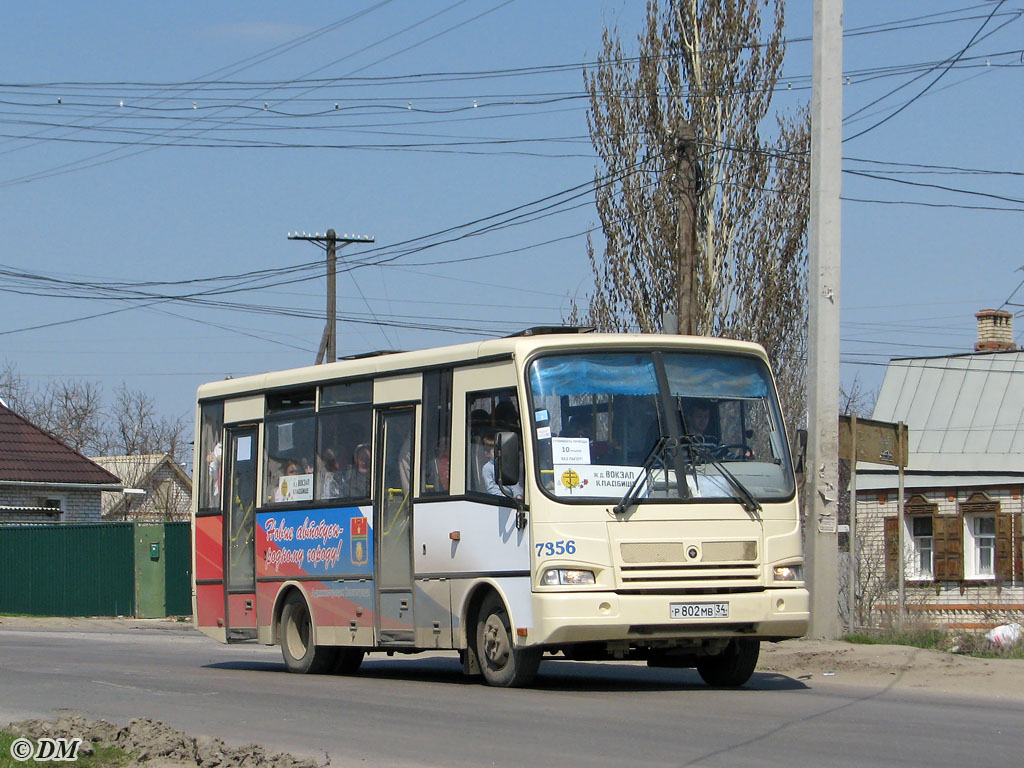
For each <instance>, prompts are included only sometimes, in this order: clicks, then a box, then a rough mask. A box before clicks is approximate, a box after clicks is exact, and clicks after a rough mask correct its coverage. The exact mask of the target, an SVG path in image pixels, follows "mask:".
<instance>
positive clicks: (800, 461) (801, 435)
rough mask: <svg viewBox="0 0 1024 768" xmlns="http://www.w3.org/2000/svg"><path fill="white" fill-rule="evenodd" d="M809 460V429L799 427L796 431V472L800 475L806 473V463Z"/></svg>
mask: <svg viewBox="0 0 1024 768" xmlns="http://www.w3.org/2000/svg"><path fill="white" fill-rule="evenodd" d="M806 461H807V430H806V429H798V430H797V431H796V473H797V474H798V475H802V474H804V470H805V469H806V468H805V466H804V465H805V463H806Z"/></svg>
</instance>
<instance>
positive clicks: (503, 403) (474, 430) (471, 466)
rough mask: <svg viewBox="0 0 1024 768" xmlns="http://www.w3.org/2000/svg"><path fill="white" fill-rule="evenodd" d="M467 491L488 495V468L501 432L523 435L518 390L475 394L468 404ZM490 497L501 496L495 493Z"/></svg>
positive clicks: (509, 389) (469, 398)
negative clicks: (486, 476) (495, 442)
mask: <svg viewBox="0 0 1024 768" xmlns="http://www.w3.org/2000/svg"><path fill="white" fill-rule="evenodd" d="M467 414H468V415H467V418H466V429H467V431H468V434H467V436H466V490H467V491H470V492H475V493H481V494H487V493H488V489H487V483H486V481H485V479H484V478H485V467H486V466H487V464H488V463H490V461H491V460H492V458H493V455H494V454H493V451H494V440H495V437H496V436H497V434H498V432H516V433H518V434H520V435H522V426H521V422H520V415H519V398H518V397H517V395H516V391H515V389H513V388H511V387H509V388H505V389H495V390H490V391H488V392H473V393H471V394H470V395H469V397H468V402H467ZM520 492H521V491H520ZM489 495H492V496H493V495H497V494H495V493H494V492H493V489H492V491H491V492H490V494H489Z"/></svg>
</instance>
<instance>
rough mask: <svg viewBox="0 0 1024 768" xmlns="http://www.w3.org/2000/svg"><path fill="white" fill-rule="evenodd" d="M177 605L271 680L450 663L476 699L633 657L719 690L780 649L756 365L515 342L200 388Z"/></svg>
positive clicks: (663, 351) (782, 577)
mask: <svg viewBox="0 0 1024 768" xmlns="http://www.w3.org/2000/svg"><path fill="white" fill-rule="evenodd" d="M196 430H197V431H196V444H195V445H196V450H195V468H194V472H195V474H194V478H195V482H194V494H193V516H192V522H193V558H194V562H193V570H192V572H193V601H194V605H193V609H194V610H193V615H194V617H195V618H194V621H195V625H196V627H197V628H198V629H199V630H200V631H202V632H203V633H205V634H207V635H209V636H211V637H213V638H215V639H217V640H220V641H221V642H227V643H232V642H239V641H258V642H260V643H263V644H267V645H275V644H276V645H280V646H281V652H282V656H283V658H284V663H285V665H286V667H287V669H288V671H290V672H300V673H329V672H330V673H341V674H352V673H355V672H356V671H357V670H358V668H359V666H360V664H361V663H362V661H363V659H364V657H365V655H366V654H368V653H386V654H388V655H389V656H390V655H394V654H396V653H398V654H403V653H417V652H424V651H442V650H447V651H451V652H452V653H453V654H454V653H458V655H459V658H460V659H461V664H462V669H463V671H464V672H465V673H466V674H470V675H480V676H482V678H483V681H484V682H486V683H487V684H489V685H493V686H501V687H512V686H522V685H528V684H530V683H531V682H532V681H533V679H534V677H535V676H536V674H537V671H538V668H539V666H540V664H541V662H542V661H545V662H547V663H550V662H554V661H556V660H558V659H570V660H640V661H646V663H647V664H648V665H649V666H655V667H695V668H696V669H697V671H698V673H699V674H700V676H701V677H702V678H703V680H704V681H706V682H707V683H708V684H710V685H713V686H739V685H743V684H744V683H746V682H747V680H748V679H749V678H750V676H751V674H752V673H753V671H754V668H755V665H756V664H757V658H758V653H759V647H760V645H759V644H760V642H761V641H778V640H781V639H785V638H793V637H799V636H801V635H803V634H804V633H805V632H806V630H807V626H808V620H809V600H808V590H807V585H806V583H805V581H804V575H803V553H802V546H801V532H800V519H799V513H798V503H797V494H796V484H795V481H794V472H793V462H792V460H791V456H790V450H789V445H788V442H787V439H786V430H785V425H784V423H783V418H782V413H781V410H780V408H779V402H778V396H777V393H776V389H775V385H774V382H773V379H772V375H771V372H770V370H769V365H768V359H767V356H766V355H765V352H764V350H763V349H762V348H761V347H759V346H757V345H755V344H750V343H745V342H738V341H729V340H724V339H717V338H700V337H687V336H674V335H646V334H645V335H631V334H601V333H589V332H587V333H584V332H576V331H574V330H573V329H531V330H528V331H524V332H523V333H520V334H517V335H514V336H510V337H507V338H502V339H491V340H486V341H480V342H475V343H468V344H460V345H454V346H447V347H440V348H436V349H430V350H421V351H412V352H383V353H373V354H371V355H365V356H359V357H354V358H348V359H343V360H339V361H337V362H333V363H328V364H324V365H317V366H310V367H305V368H298V369H294V370H287V371H278V372H272V373H266V374H261V375H256V376H247V377H245V378H238V379H230V380H225V381H219V382H214V383H210V384H205V385H203V386H201V387H200V388H199V390H198V401H197V411H196Z"/></svg>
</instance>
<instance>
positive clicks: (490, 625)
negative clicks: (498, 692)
mask: <svg viewBox="0 0 1024 768" xmlns="http://www.w3.org/2000/svg"><path fill="white" fill-rule="evenodd" d="M476 651H477V659H478V661H479V663H480V671H481V672H482V673H483V676H484V681H485V682H486V683H487V684H488V685H493V686H496V687H498V688H518V687H520V686H524V685H529V684H530V683H531V682H532V681H533V679H534V677H536V676H537V669H538V668H539V667H540V659H541V655H542V653H543V651H542V650H541V649H540V648H516V646H515V642H514V638H513V636H512V625H511V623H510V622H509V618H508V611H507V610H506V609H505V604H504V603H503V602H502V601H501V598H500V597H498V596H497V595H496V594H494V593H493V592H492V593H491V594H490V595H488V596H487V597H486V598H485V599H484V602H483V605H481V606H480V616H479V619H478V620H477V625H476Z"/></svg>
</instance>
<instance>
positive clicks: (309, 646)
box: [281, 592, 361, 675]
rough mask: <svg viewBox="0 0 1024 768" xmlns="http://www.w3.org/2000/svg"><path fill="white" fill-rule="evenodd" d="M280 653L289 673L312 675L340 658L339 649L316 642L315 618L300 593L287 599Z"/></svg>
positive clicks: (317, 673)
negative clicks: (314, 639)
mask: <svg viewBox="0 0 1024 768" xmlns="http://www.w3.org/2000/svg"><path fill="white" fill-rule="evenodd" d="M281 655H282V656H284V664H285V666H286V667H287V668H288V671H289V672H296V673H300V674H303V673H309V674H313V675H319V674H323V673H324V672H329V671H331V668H332V667H333V666H334V664H335V661H336V659H337V649H336V648H332V647H329V646H325V645H319V646H318V645H314V644H313V619H312V617H311V616H310V615H309V607H308V606H307V605H306V601H305V600H304V599H303V597H302V595H300V594H299V593H298V592H292V593H291V594H289V595H288V597H286V598H285V602H284V608H283V609H282V610H281ZM360 660H361V659H360Z"/></svg>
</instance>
